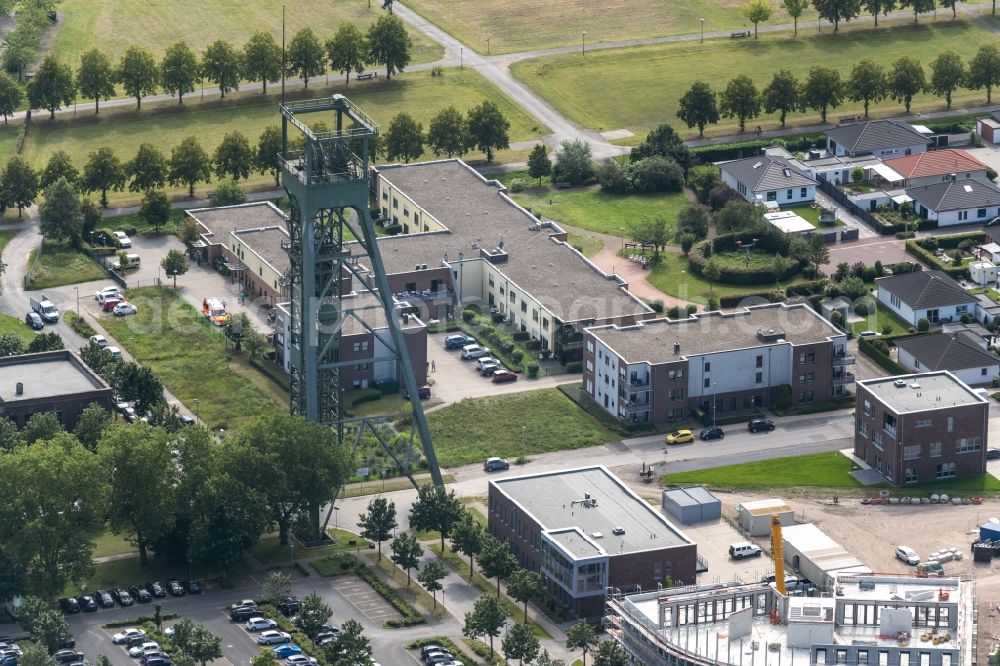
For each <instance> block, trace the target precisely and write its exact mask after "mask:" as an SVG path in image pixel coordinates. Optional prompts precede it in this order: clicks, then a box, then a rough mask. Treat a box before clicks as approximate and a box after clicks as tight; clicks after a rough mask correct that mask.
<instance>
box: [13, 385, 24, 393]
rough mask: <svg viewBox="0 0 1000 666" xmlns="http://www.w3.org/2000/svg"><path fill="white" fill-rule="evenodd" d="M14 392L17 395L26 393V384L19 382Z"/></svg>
mask: <svg viewBox="0 0 1000 666" xmlns="http://www.w3.org/2000/svg"><path fill="white" fill-rule="evenodd" d="M14 393H15V395H24V384H22V383H21V382H18V383H17V386H15V387H14Z"/></svg>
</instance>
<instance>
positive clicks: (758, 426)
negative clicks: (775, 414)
mask: <svg viewBox="0 0 1000 666" xmlns="http://www.w3.org/2000/svg"><path fill="white" fill-rule="evenodd" d="M747 430H749V431H750V432H770V431H772V430H774V421H771V420H769V419H752V420H751V421H750V423H748V424H747Z"/></svg>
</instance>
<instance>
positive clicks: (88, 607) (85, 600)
mask: <svg viewBox="0 0 1000 666" xmlns="http://www.w3.org/2000/svg"><path fill="white" fill-rule="evenodd" d="M76 602H77V603H78V604H80V610H82V611H83V612H85V613H93V612H94V611H96V610H97V602H96V601H94V597H91V596H83V597H77V598H76Z"/></svg>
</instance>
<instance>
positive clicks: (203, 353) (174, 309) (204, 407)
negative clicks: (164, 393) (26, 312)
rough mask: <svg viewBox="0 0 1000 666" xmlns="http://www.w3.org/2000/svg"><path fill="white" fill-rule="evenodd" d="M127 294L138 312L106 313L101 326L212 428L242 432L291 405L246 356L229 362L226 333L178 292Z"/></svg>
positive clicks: (137, 291)
mask: <svg viewBox="0 0 1000 666" xmlns="http://www.w3.org/2000/svg"><path fill="white" fill-rule="evenodd" d="M126 296H128V300H129V301H131V302H133V303H135V304H136V306H137V307H138V309H139V312H138V314H136V315H135V316H132V317H113V316H110V315H106V316H104V317H103V318H102V319H101V324H102V325H103V326H104V327H105V328H106V329H107V330H108V332H109V333H111V335H113V336H114V337H115V338H116V339H117V340H118V342H119V343H121V345H122V346H123V347H125V349H127V350H128V351H129V352H130V353H131V354H132V355H133V356H134V357H135V358H136V360H137V361H139V362H140V363H142V364H143V365H146V366H149V367H150V368H152V370H153V372H154V373H155V374H156V377H157V378H158V379H159V380H160V381H161V382H163V385H164V386H165V387H166V388H167V389H168V390H169V391H170V392H171V393H173V394H174V395H175V396H177V398H178V399H180V400H181V401H182V402H183V403H184V404H186V405H188V406H189V407H190V408H192V409H194V410H195V411H197V412H198V416H199V417H200V418H201V419H202V420H203V421H204V422H205V423H206V425H208V426H209V427H210V428H211V429H213V430H215V429H218V428H225V429H227V430H229V429H231V428H238V427H239V426H240V425H241V424H243V423H245V422H247V421H251V420H253V419H255V418H257V417H259V416H260V415H262V414H266V413H269V412H271V411H274V410H275V409H283V408H285V406H286V405H287V404H288V395H287V394H286V393H285V392H284V391H282V390H281V389H280V388H279V387H278V385H277V384H275V383H274V382H273V381H272V380H271V379H269V378H268V377H266V376H265V375H263V374H262V373H261V372H260V371H258V370H257V369H255V368H253V367H252V366H251V365H250V364H249V363H248V362H247V361H246V359H245V357H244V356H242V355H235V354H234V355H233V356H232V360H230V361H228V362H227V360H226V347H225V338H224V337H223V336H222V333H221V331H220V330H219V329H217V328H215V327H212V326H208V325H206V319H205V317H204V316H203V315H202V314H201V313H200V312H198V311H196V310H195V309H194V308H193V307H191V306H190V305H189V304H188V303H187V302H186V301H184V300H183V298H182V297H181V296H180V295H179V294H178V293H176V292H174V291H173V290H172V289H170V288H163V289H158V288H156V287H142V288H140V289H130V290H129V291H127V292H126ZM195 400H198V401H199V402H198V403H197V404H196V403H195Z"/></svg>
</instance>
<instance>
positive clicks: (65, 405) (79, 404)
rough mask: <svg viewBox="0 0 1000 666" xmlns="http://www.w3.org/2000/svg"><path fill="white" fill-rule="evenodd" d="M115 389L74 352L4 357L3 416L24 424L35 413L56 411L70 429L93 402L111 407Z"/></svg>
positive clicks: (0, 368) (0, 374) (0, 371)
mask: <svg viewBox="0 0 1000 666" xmlns="http://www.w3.org/2000/svg"><path fill="white" fill-rule="evenodd" d="M111 394H112V390H111V387H110V386H108V384H107V382H105V381H104V380H103V379H101V378H100V377H99V376H98V375H97V373H95V372H94V371H93V370H91V369H90V368H89V367H88V366H87V364H86V363H84V362H83V361H82V360H81V359H80V357H79V356H77V355H76V354H75V353H74V352H71V351H68V350H65V349H61V350H59V351H48V352H40V353H37V354H22V355H19V356H7V357H5V358H0V417H4V418H8V419H10V420H11V421H13V422H14V424H15V425H17V427H18V428H23V427H24V424H25V423H26V422H27V420H28V419H29V418H31V416H32V415H33V414H42V413H46V412H52V413H54V414H55V415H56V417H57V418H58V419H59V422H60V423H62V424H63V426H64V427H65V428H66V429H67V430H72V429H73V428H75V427H76V423H77V420H78V419H79V417H80V414H81V413H82V412H83V410H84V408H85V407H87V406H88V405H91V404H97V405H100V406H101V407H103V408H105V409H107V410H108V411H110V410H111V407H112V404H113V403H112V396H111Z"/></svg>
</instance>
